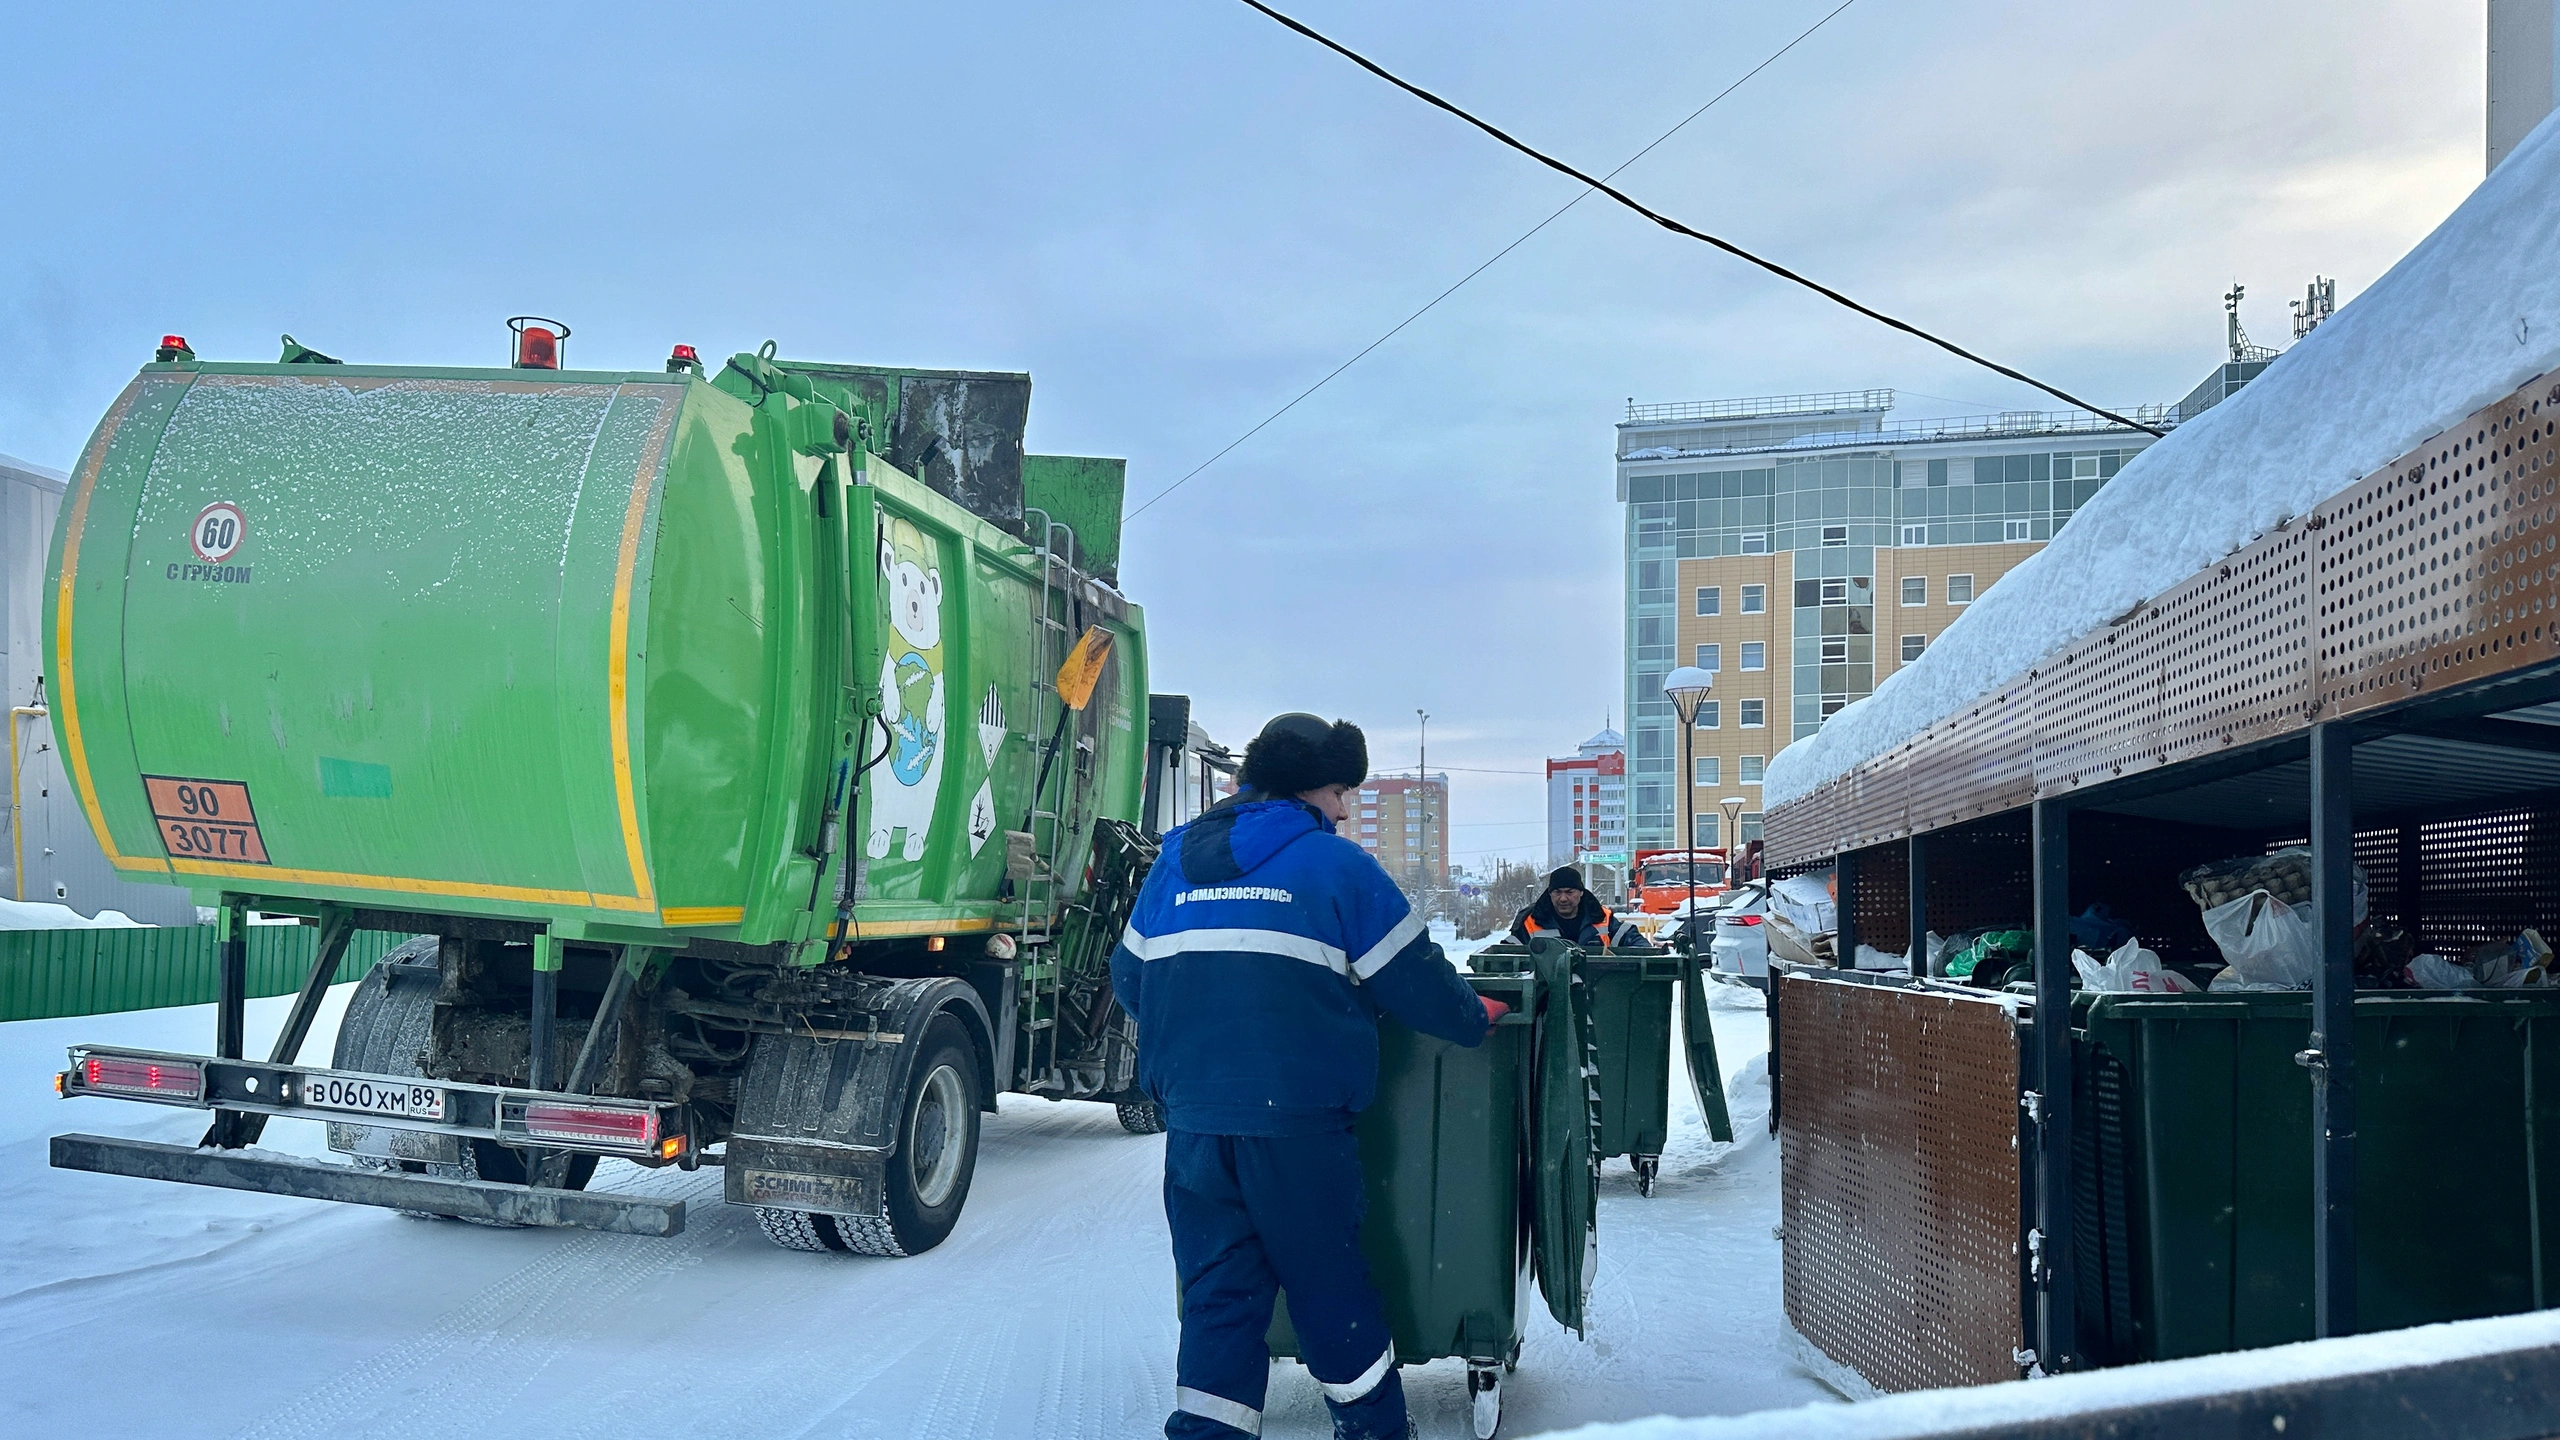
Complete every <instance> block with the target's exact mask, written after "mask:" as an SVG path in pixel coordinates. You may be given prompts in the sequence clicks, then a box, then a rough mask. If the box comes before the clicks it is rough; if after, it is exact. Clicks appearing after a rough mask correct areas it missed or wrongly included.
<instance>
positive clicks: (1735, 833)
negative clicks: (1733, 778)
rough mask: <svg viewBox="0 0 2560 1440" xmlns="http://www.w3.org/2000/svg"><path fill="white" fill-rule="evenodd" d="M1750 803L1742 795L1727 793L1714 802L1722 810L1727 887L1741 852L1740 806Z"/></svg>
mask: <svg viewBox="0 0 2560 1440" xmlns="http://www.w3.org/2000/svg"><path fill="white" fill-rule="evenodd" d="M1750 803H1751V801H1750V799H1749V798H1748V797H1746V796H1742V795H1727V796H1726V797H1724V798H1723V799H1721V800H1719V801H1717V802H1716V808H1717V809H1719V810H1722V811H1723V812H1724V883H1725V886H1726V888H1728V889H1730V888H1732V885H1733V882H1734V878H1735V876H1736V874H1737V873H1738V872H1737V871H1736V870H1735V869H1734V868H1733V867H1734V863H1735V861H1736V860H1737V859H1738V858H1739V857H1740V856H1741V854H1742V807H1743V806H1745V805H1748V804H1750Z"/></svg>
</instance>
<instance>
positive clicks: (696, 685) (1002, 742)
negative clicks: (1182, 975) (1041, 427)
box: [47, 356, 1146, 959]
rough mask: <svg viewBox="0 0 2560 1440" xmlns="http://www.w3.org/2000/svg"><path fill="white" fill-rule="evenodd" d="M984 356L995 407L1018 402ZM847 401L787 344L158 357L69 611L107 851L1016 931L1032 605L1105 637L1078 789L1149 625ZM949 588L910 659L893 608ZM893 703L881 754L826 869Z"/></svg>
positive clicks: (255, 886) (621, 906)
mask: <svg viewBox="0 0 2560 1440" xmlns="http://www.w3.org/2000/svg"><path fill="white" fill-rule="evenodd" d="M742 367H743V368H742ZM882 373H898V374H905V373H907V372H882ZM914 373H915V374H916V375H926V374H927V372H914ZM928 378H930V377H928ZM946 378H947V377H946ZM993 378H995V379H999V380H1006V382H1007V383H1006V384H1005V385H998V386H993V387H992V388H989V389H988V391H987V396H988V397H992V398H989V399H988V400H987V403H989V404H993V403H994V401H995V400H1000V399H1002V398H1003V397H1004V395H1006V394H1011V393H1013V391H1016V390H1018V391H1019V392H1020V394H1021V395H1023V396H1027V393H1028V387H1027V381H1020V377H1011V378H1010V379H1007V377H993ZM1015 381H1020V383H1019V384H1014V383H1013V382H1015ZM902 383H903V382H902ZM935 383H936V384H940V383H942V382H941V381H936V382H935ZM1008 387H1010V388H1008ZM917 393H919V394H921V393H924V392H922V391H919V392H917ZM972 393H974V392H972ZM902 403H904V402H902ZM936 403H942V402H936ZM953 403H958V402H953ZM970 403H973V404H974V403H977V402H970ZM1006 403H1010V402H1009V401H1008V402H1006ZM963 408H964V409H965V408H966V407H965V406H964V407H963ZM997 408H999V409H1001V408H1002V407H1001V406H998V407H997ZM955 413H956V412H955ZM972 413H974V412H972ZM835 416H836V410H835V407H834V406H833V405H832V404H831V403H830V402H829V401H828V400H827V399H826V398H825V397H824V396H821V395H819V394H818V393H817V392H816V391H815V390H814V389H813V388H812V386H811V382H810V381H808V380H807V379H805V378H801V377H799V376H796V375H786V374H784V373H783V372H781V371H779V370H777V369H775V368H774V367H773V366H772V365H770V364H767V363H765V362H764V361H762V360H760V359H759V358H758V357H755V356H740V357H738V358H737V359H736V360H733V361H732V362H731V366H730V368H729V369H727V370H724V371H723V372H722V373H721V374H720V376H718V377H717V380H716V382H704V381H700V380H694V379H691V378H690V377H686V376H670V375H663V374H627V373H620V372H574V371H573V372H527V371H517V370H435V369H416V368H403V367H379V366H353V365H347V366H329V367H322V368H320V369H315V368H314V367H308V366H276V365H214V364H204V363H196V362H177V363H171V364H162V365H153V366H149V367H146V368H145V370H144V372H143V373H142V375H141V376H140V377H139V378H138V379H137V380H136V381H135V383H134V384H133V385H132V386H131V387H128V389H127V391H126V392H125V394H124V396H123V397H122V398H120V399H119V400H118V401H117V404H116V407H115V409H114V410H113V411H112V412H111V413H110V415H109V416H108V418H107V420H106V421H105V422H103V423H102V424H101V425H100V427H99V429H98V431H97V433H96V435H95V436H94V437H93V439H92V441H91V443H90V446H89V449H88V451H87V452H86V453H85V454H84V455H83V457H82V460H81V464H80V467H79V470H78V471H77V473H76V474H75V476H74V482H73V493H72V494H71V495H70V496H69V497H68V498H67V501H66V504H65V505H64V507H63V517H64V518H63V520H62V523H61V527H60V529H59V531H58V532H57V536H56V542H55V558H54V575H55V577H56V584H55V586H54V587H52V589H51V590H50V591H49V593H48V601H47V613H48V619H47V631H48V635H49V636H51V637H52V641H53V648H52V650H51V651H50V652H49V658H50V659H51V660H52V661H53V669H52V672H51V674H52V678H53V685H52V690H53V693H54V695H55V714H56V716H57V725H58V727H59V728H61V729H62V730H63V731H64V741H65V747H64V748H65V758H66V760H67V761H68V762H69V766H70V769H71V770H72V779H73V784H74V786H75V788H76V789H77V790H78V791H79V793H80V795H81V797H82V800H83V803H84V804H85V805H86V806H87V808H88V811H89V813H90V815H91V818H92V821H93V825H94V826H95V828H97V829H98V830H99V832H100V835H101V838H102V840H103V841H104V842H105V844H106V848H107V850H108V852H109V858H110V860H111V861H112V862H113V863H115V864H116V865H117V866H118V867H119V869H120V870H122V871H123V872H124V873H126V874H128V875H129V876H130V877H132V878H137V879H159V880H163V881H165V882H167V883H173V884H179V885H184V886H186V887H187V888H189V889H190V890H192V891H194V892H196V894H197V895H198V898H199V899H200V901H204V902H207V903H210V902H211V901H212V900H213V899H214V898H215V897H216V896H218V895H221V894H233V895H239V896H244V897H249V898H251V899H259V898H265V899H274V900H292V901H313V900H318V901H331V902H340V903H357V904H365V905H370V906H373V907H375V908H394V909H407V910H413V911H422V912H435V913H445V914H455V915H485V916H496V917H508V918H523V919H531V920H535V921H537V922H541V923H547V924H551V925H553V926H555V927H558V926H563V925H568V926H575V925H581V924H583V925H589V926H615V927H622V929H623V931H625V932H627V931H628V930H631V929H639V930H652V929H657V930H670V931H680V932H690V933H709V934H712V935H716V936H720V937H722V938H731V939H738V940H744V941H748V942H751V943H763V942H773V941H797V940H803V939H806V938H809V937H810V936H812V935H814V934H815V933H817V931H818V930H819V928H821V927H822V926H823V925H824V924H825V923H826V922H827V921H829V920H831V919H832V918H833V911H834V908H835V905H834V901H835V896H836V894H837V886H836V883H835V882H836V881H837V879H838V873H839V870H840V869H841V868H842V867H843V866H844V865H845V864H846V863H847V861H848V860H851V861H853V863H854V867H855V870H854V883H853V885H852V887H851V889H852V893H853V895H854V896H855V899H856V908H855V911H854V915H853V917H852V918H853V920H854V922H855V927H856V928H855V932H854V933H855V934H856V935H857V936H866V937H867V936H872V935H879V936H892V935H897V934H912V933H928V932H935V931H940V930H943V929H970V928H989V927H992V926H994V925H995V924H997V923H999V922H1000V921H1001V920H1003V919H1004V915H1003V912H1002V909H1001V906H1000V901H999V896H1000V893H1001V891H1002V887H1003V874H1002V855H1003V846H1002V844H1001V842H1000V832H1001V831H1003V830H1007V829H1016V828H1021V827H1022V826H1023V824H1024V817H1025V816H1026V815H1028V813H1029V812H1030V810H1031V809H1032V808H1033V804H1032V797H1031V796H1030V794H1029V789H1030V785H1031V778H1032V776H1033V774H1034V773H1035V770H1036V764H1037V755H1036V749H1037V747H1038V745H1039V744H1040V743H1041V742H1042V741H1044V740H1045V739H1046V735H1045V733H1041V734H1034V733H1033V730H1034V728H1035V725H1036V720H1035V716H1036V715H1037V713H1038V711H1039V708H1040V703H1041V697H1040V693H1039V690H1038V686H1037V684H1036V683H1035V682H1036V681H1037V680H1038V679H1039V678H1041V677H1038V676H1036V675H1035V674H1034V673H1033V672H1034V668H1035V658H1034V657H1035V654H1036V653H1037V652H1036V650H1035V645H1034V626H1033V620H1034V615H1035V613H1038V612H1039V611H1041V610H1044V609H1045V610H1046V611H1048V612H1049V613H1050V614H1052V615H1053V616H1057V617H1060V618H1061V619H1062V621H1064V622H1065V623H1069V624H1071V625H1074V626H1081V625H1083V624H1088V623H1092V624H1102V625H1105V626H1106V627H1108V628H1110V629H1111V630H1113V632H1114V633H1115V636H1116V638H1117V644H1116V646H1115V651H1114V656H1113V661H1112V669H1111V671H1110V673H1109V674H1108V675H1107V676H1106V678H1105V682H1104V687H1103V689H1102V690H1101V692H1100V697H1099V698H1098V699H1097V701H1096V703H1095V704H1094V705H1093V706H1092V707H1090V708H1088V709H1087V710H1086V711H1085V712H1083V713H1082V714H1081V715H1079V716H1077V717H1076V719H1075V721H1074V724H1073V725H1072V726H1071V728H1070V729H1069V731H1068V736H1067V745H1066V751H1065V755H1064V757H1063V760H1062V763H1061V764H1060V766H1059V768H1058V772H1057V773H1058V774H1059V775H1060V776H1061V777H1065V776H1068V775H1070V774H1072V775H1073V776H1074V782H1073V783H1074V784H1076V785H1078V786H1081V787H1083V788H1084V790H1085V792H1086V793H1087V794H1089V795H1090V796H1091V797H1092V801H1093V806H1092V808H1093V810H1094V812H1095V813H1096V814H1099V815H1101V816H1107V817H1112V818H1120V819H1133V818H1135V816H1136V814H1137V811H1138V806H1139V795H1140V790H1141V786H1142V784H1143V775H1142V769H1143V763H1142V754H1141V751H1142V747H1143V744H1144V736H1143V734H1142V732H1141V731H1140V730H1139V729H1138V727H1137V725H1136V717H1137V716H1138V715H1139V714H1140V713H1142V710H1143V705H1142V702H1143V699H1144V696H1145V693H1146V663H1145V647H1144V630H1143V623H1144V622H1143V617H1142V615H1141V613H1140V612H1139V610H1138V609H1137V607H1135V606H1133V605H1130V604H1128V603H1127V602H1126V600H1124V599H1122V598H1121V597H1120V596H1118V594H1117V593H1116V592H1115V591H1111V590H1109V589H1108V588H1107V587H1101V586H1095V585H1092V584H1090V583H1089V582H1084V581H1073V582H1068V581H1065V580H1064V579H1062V578H1059V577H1049V583H1048V585H1047V588H1046V589H1045V590H1044V572H1043V571H1042V569H1041V568H1040V567H1039V566H1038V564H1037V560H1036V557H1035V556H1033V555H1032V554H1031V553H1030V550H1029V547H1027V546H1025V545H1024V544H1023V542H1022V541H1021V540H1020V539H1019V538H1018V537H1016V536H1014V535H1012V534H1010V533H1008V532H1007V531H1006V530H1005V529H1003V528H1001V527H999V526H998V525H995V524H991V523H989V522H988V521H987V520H985V519H983V518H981V517H980V516H978V515H975V514H972V513H970V512H969V511H968V510H966V509H963V508H962V507H961V506H960V505H958V504H956V503H954V502H953V501H952V500H950V499H949V498H947V497H946V496H944V495H943V494H940V493H937V492H936V491H935V489H934V488H933V487H932V486H930V485H928V484H926V483H924V482H923V481H920V480H918V479H917V478H915V477H914V476H913V475H910V474H908V473H906V472H904V471H902V470H900V469H899V468H898V467H896V466H894V465H892V464H890V463H889V462H888V461H887V460H885V459H883V458H881V457H880V456H879V455H876V454H868V453H865V452H864V451H863V450H862V449H861V448H860V446H859V445H857V447H856V449H855V450H854V451H852V452H849V453H848V452H832V453H831V452H829V450H828V446H829V445H830V444H832V443H834V441H833V440H832V439H831V438H830V437H832V436H834V435H837V434H839V433H841V431H840V429H839V427H837V426H836V425H834V424H833V423H831V422H832V421H833V420H834V418H835ZM911 418H912V417H911ZM962 428H963V429H964V430H965V429H966V428H967V427H966V426H963V427H962ZM1016 444H1017V447H1018V440H1017V442H1016ZM933 463H935V464H941V463H943V461H942V460H941V459H935V460H934V461H933ZM937 473H938V472H937ZM973 473H974V472H973ZM901 585H905V586H908V587H909V588H907V589H905V590H901V589H900V588H899V587H900V586H901ZM926 599H929V600H930V602H931V606H930V608H931V610H932V612H933V613H931V614H930V615H925V614H923V613H921V611H918V610H915V609H912V608H911V609H909V610H908V611H907V612H905V614H904V616H903V618H904V619H906V620H907V621H909V622H910V628H914V627H915V625H916V624H917V623H920V622H923V621H926V620H929V621H930V622H931V625H930V627H928V628H930V629H931V631H932V635H933V638H932V639H931V641H930V642H929V643H914V642H913V641H912V639H911V638H910V637H908V636H906V635H903V634H902V633H901V632H900V629H899V621H900V619H901V618H902V616H901V613H900V611H899V610H898V607H899V606H901V605H910V606H913V605H915V604H918V603H921V602H922V601H923V600H926ZM66 602H67V603H66ZM1069 638H1072V637H1071V636H1070V637H1069ZM892 652H894V653H892ZM873 716H878V717H879V718H880V719H881V720H882V721H884V722H888V729H889V732H890V733H889V735H888V740H889V743H890V753H889V754H888V755H887V756H885V757H884V759H883V764H882V765H881V767H880V768H878V769H876V770H874V771H872V772H870V773H869V774H867V775H865V776H864V777H863V783H862V786H861V789H860V791H859V794H858V796H857V797H856V806H857V810H856V813H855V814H854V815H852V816H849V817H848V818H847V820H846V823H845V825H844V833H845V835H846V837H847V844H846V846H844V847H842V848H840V849H839V850H838V851H837V852H835V853H834V854H832V855H821V854H820V853H819V851H820V848H821V847H820V844H819V838H820V835H821V832H822V829H823V826H822V816H823V812H824V810H825V808H826V806H827V804H828V803H829V796H830V795H831V794H832V793H833V791H834V789H835V786H836V779H837V776H838V775H839V774H842V773H844V772H846V771H849V770H851V769H852V768H854V767H855V766H858V765H859V764H860V763H861V762H862V761H864V760H868V759H870V758H872V757H873V756H874V755H875V754H879V753H880V751H881V748H882V739H883V734H882V731H883V727H882V725H880V724H875V723H873V721H872V717H873ZM901 727H903V728H901ZM901 746H903V747H904V748H903V749H901V748H900V747H901ZM153 777H158V778H156V779H155V778H153ZM180 782H187V783H184V784H181V783H180ZM1061 783H1064V782H1063V780H1062V781H1061ZM181 800H183V801H185V802H186V803H187V805H188V806H189V807H190V808H189V809H188V810H187V812H186V813H185V814H184V815H176V816H174V821H173V809H172V807H173V806H174V805H176V804H177V803H178V802H179V801H181ZM199 800H201V802H202V803H203V804H205V805H209V806H213V807H215V809H216V810H218V812H219V813H218V814H214V815H209V816H208V815H199V814H197V813H196V811H195V810H194V809H193V808H192V807H193V806H194V805H195V804H196V803H197V802H198V801H199ZM207 820H218V821H220V822H222V823H219V824H208V823H202V822H205V821H207ZM884 822H885V823H884ZM208 837H210V838H208ZM884 840H885V842H886V843H885V844H884V843H882V842H883V841H884ZM209 843H210V844H212V845H214V846H215V847H216V848H215V849H212V850H208V849H206V848H205V846H206V845H207V844H209ZM1084 843H1085V842H1084V840H1083V838H1082V837H1081V836H1079V837H1076V839H1075V841H1074V843H1073V844H1072V845H1071V846H1070V847H1069V848H1070V849H1071V850H1072V851H1074V852H1075V853H1077V854H1081V850H1082V846H1083V845H1084ZM234 847H236V848H234ZM1069 863H1070V865H1072V863H1073V862H1072V861H1070V862H1069ZM806 958H812V959H814V958H815V952H814V951H812V952H809V953H808V955H807V956H806Z"/></svg>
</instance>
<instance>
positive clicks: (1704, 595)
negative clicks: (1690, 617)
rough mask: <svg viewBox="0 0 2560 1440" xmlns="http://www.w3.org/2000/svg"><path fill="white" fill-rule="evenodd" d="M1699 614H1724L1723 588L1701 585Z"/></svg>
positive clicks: (1699, 588) (1699, 590) (1699, 589)
mask: <svg viewBox="0 0 2560 1440" xmlns="http://www.w3.org/2000/svg"><path fill="white" fill-rule="evenodd" d="M1698 613H1699V614H1701V615H1721V614H1723V613H1724V587H1723V586H1721V585H1701V586H1699V587H1698Z"/></svg>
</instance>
